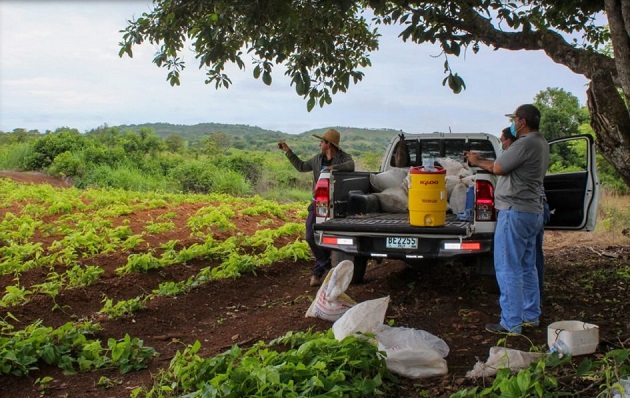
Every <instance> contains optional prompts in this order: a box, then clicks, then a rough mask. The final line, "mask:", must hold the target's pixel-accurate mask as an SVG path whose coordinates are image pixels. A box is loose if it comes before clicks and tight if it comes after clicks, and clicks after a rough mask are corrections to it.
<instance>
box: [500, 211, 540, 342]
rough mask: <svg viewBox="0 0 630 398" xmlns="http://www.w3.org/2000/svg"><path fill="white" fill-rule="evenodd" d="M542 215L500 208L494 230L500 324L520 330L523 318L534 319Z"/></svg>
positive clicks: (537, 305) (537, 308)
mask: <svg viewBox="0 0 630 398" xmlns="http://www.w3.org/2000/svg"><path fill="white" fill-rule="evenodd" d="M542 226H543V215H542V214H535V213H523V212H518V211H515V210H512V209H510V210H501V211H499V217H498V220H497V228H496V231H495V234H494V269H495V272H496V277H497V282H498V284H499V289H500V290H501V295H500V297H499V305H500V306H501V322H500V323H501V326H503V327H504V328H505V329H507V330H509V331H512V332H516V333H520V332H521V325H522V324H523V322H532V321H538V318H539V317H540V313H541V311H540V289H539V285H538V273H537V270H536V236H537V234H538V233H539V232H540V230H541V228H542Z"/></svg>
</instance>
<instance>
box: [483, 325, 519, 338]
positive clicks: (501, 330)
mask: <svg viewBox="0 0 630 398" xmlns="http://www.w3.org/2000/svg"><path fill="white" fill-rule="evenodd" d="M486 330H487V331H488V332H490V333H498V334H507V335H509V336H517V335H519V334H520V333H517V332H511V331H509V330H507V329H506V328H504V327H503V326H501V324H500V323H487V324H486Z"/></svg>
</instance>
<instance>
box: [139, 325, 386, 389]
mask: <svg viewBox="0 0 630 398" xmlns="http://www.w3.org/2000/svg"><path fill="white" fill-rule="evenodd" d="M200 348H201V344H200V343H199V342H198V341H197V342H195V343H194V344H193V345H192V346H188V347H187V348H186V349H185V350H184V351H183V352H178V353H177V354H176V355H175V357H174V358H173V360H172V361H171V364H170V366H169V368H168V369H167V370H166V371H163V372H162V373H160V374H159V375H157V377H156V378H155V380H154V384H153V386H152V387H151V388H150V389H146V388H138V389H136V390H134V391H133V392H132V397H145V398H153V397H175V396H182V395H185V396H187V397H202V396H222V395H221V394H222V393H221V392H227V391H229V392H230V396H235V397H311V396H312V397H314V396H322V397H323V396H325V397H331V398H332V397H349V398H352V397H357V398H358V397H370V396H384V395H386V393H387V392H388V391H389V389H390V388H391V387H392V386H393V384H394V383H395V382H396V378H395V377H394V376H393V375H391V374H390V373H389V371H388V370H387V367H386V366H385V359H384V357H383V356H382V355H381V354H380V353H379V352H378V349H377V347H376V346H375V345H374V344H372V343H370V342H369V341H368V340H367V339H363V338H359V337H348V338H346V339H344V340H343V341H337V340H336V339H335V338H334V336H333V334H332V331H329V332H327V333H321V332H320V333H311V332H298V333H294V332H289V333H287V334H286V335H285V336H283V337H281V338H279V339H277V340H274V341H272V342H271V343H269V344H265V343H264V342H259V343H257V344H255V345H254V346H253V347H252V348H250V349H248V350H243V349H241V348H240V347H238V346H234V347H232V348H231V349H230V350H228V351H226V352H225V353H223V354H219V355H217V356H214V357H211V358H202V357H200V356H199V355H198V352H199V350H200Z"/></svg>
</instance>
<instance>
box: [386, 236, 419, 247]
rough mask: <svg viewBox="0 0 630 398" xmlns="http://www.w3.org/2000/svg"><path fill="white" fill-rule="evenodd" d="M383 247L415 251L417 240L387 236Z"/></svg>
mask: <svg viewBox="0 0 630 398" xmlns="http://www.w3.org/2000/svg"><path fill="white" fill-rule="evenodd" d="M385 247H387V248H388V249H417V248H418V238H407V237H402V236H388V237H387V238H386V243H385Z"/></svg>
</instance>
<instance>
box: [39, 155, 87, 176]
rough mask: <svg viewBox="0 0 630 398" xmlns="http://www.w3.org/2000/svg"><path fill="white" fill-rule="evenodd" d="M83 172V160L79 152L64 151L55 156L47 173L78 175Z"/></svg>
mask: <svg viewBox="0 0 630 398" xmlns="http://www.w3.org/2000/svg"><path fill="white" fill-rule="evenodd" d="M84 173H85V162H84V161H83V159H82V157H81V156H80V155H79V154H76V153H74V152H70V151H66V152H64V153H61V154H59V155H57V156H56V157H55V160H54V161H53V163H52V165H50V167H49V168H48V174H50V175H52V176H58V177H70V178H76V177H80V176H82V175H83V174H84Z"/></svg>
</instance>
